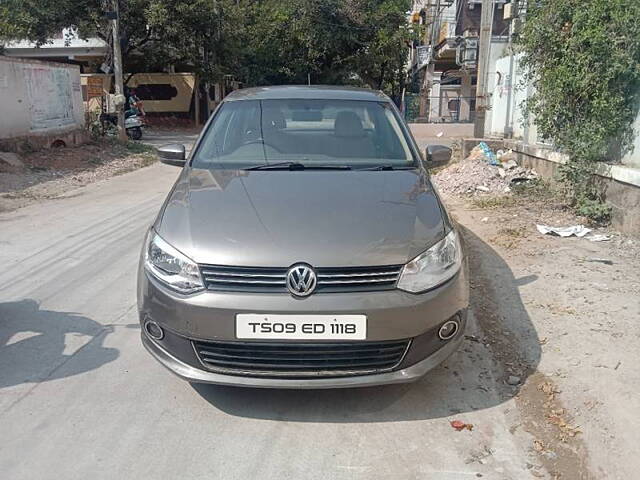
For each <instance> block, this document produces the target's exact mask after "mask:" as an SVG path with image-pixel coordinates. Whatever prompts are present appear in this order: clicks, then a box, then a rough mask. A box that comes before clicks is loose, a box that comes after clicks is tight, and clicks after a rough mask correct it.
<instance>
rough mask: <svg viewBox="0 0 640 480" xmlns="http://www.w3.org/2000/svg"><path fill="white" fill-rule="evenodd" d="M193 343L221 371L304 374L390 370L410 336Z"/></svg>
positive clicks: (207, 363) (207, 362) (205, 361)
mask: <svg viewBox="0 0 640 480" xmlns="http://www.w3.org/2000/svg"><path fill="white" fill-rule="evenodd" d="M193 346H194V348H195V351H196V353H197V355H198V358H199V359H200V361H201V362H202V364H203V365H204V366H205V367H207V368H209V369H211V370H214V371H217V372H220V373H241V374H249V375H251V374H253V375H260V376H288V377H298V378H301V377H322V376H334V377H335V376H340V375H358V374H360V375H363V374H367V373H377V372H381V371H386V370H391V369H393V368H394V367H395V366H397V365H399V364H400V362H401V361H402V358H403V357H404V355H405V353H406V351H407V349H408V347H409V340H396V341H389V342H357V343H354V342H350V343H346V342H343V343H273V342H203V341H194V342H193Z"/></svg>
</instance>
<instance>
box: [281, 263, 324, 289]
mask: <svg viewBox="0 0 640 480" xmlns="http://www.w3.org/2000/svg"><path fill="white" fill-rule="evenodd" d="M316 284H317V278H316V272H315V270H314V269H313V268H311V267H310V266H309V265H304V264H300V263H299V264H297V265H294V266H293V267H291V268H290V269H289V270H288V271H287V288H288V289H289V291H290V292H291V294H292V295H295V296H296V297H306V296H307V295H311V294H312V293H313V291H314V290H315V289H316Z"/></svg>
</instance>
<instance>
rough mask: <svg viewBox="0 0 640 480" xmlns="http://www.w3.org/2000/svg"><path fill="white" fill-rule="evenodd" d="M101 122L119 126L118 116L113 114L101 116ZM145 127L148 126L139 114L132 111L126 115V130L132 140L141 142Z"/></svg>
mask: <svg viewBox="0 0 640 480" xmlns="http://www.w3.org/2000/svg"><path fill="white" fill-rule="evenodd" d="M130 112H131V113H130ZM100 121H101V122H102V123H103V124H105V123H109V124H111V125H113V126H116V127H117V126H118V116H117V115H115V114H112V113H103V114H101V115H100ZM145 127H146V125H145V123H144V120H143V118H142V116H140V115H138V113H135V112H133V111H132V110H129V111H128V112H126V113H125V119H124V128H125V130H126V131H127V135H128V136H129V138H130V139H131V140H140V139H141V138H142V129H143V128H145Z"/></svg>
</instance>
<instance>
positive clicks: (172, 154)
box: [158, 143, 187, 167]
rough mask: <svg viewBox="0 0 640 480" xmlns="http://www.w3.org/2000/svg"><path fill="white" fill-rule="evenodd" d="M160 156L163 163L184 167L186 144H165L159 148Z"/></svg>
mask: <svg viewBox="0 0 640 480" xmlns="http://www.w3.org/2000/svg"><path fill="white" fill-rule="evenodd" d="M158 158H160V161H161V162H162V163H166V164H167V165H173V166H175V167H184V164H185V161H186V158H187V153H186V150H185V148H184V145H181V144H179V143H172V144H171V145H163V146H162V147H160V148H158Z"/></svg>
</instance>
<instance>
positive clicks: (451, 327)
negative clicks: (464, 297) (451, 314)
mask: <svg viewBox="0 0 640 480" xmlns="http://www.w3.org/2000/svg"><path fill="white" fill-rule="evenodd" d="M459 328H460V324H459V323H458V321H457V320H449V321H448V322H444V323H443V324H442V326H441V327H440V330H438V336H439V337H440V338H441V339H442V340H449V339H450V338H453V337H455V336H456V333H458V329H459Z"/></svg>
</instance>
